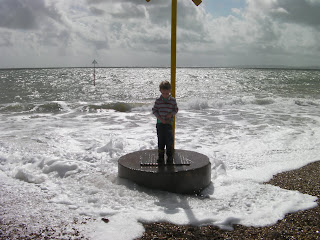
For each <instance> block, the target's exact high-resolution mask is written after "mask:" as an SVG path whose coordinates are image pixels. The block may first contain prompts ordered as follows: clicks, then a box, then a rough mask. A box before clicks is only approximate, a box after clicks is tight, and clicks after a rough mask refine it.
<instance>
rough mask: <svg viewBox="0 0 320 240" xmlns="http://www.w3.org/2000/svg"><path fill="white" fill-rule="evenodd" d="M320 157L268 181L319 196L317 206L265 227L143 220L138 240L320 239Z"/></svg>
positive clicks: (287, 216) (288, 215)
mask: <svg viewBox="0 0 320 240" xmlns="http://www.w3.org/2000/svg"><path fill="white" fill-rule="evenodd" d="M319 183H320V161H318V162H315V163H311V164H308V165H307V166H305V167H302V168H300V169H297V170H293V171H289V172H284V173H280V174H278V175H275V176H274V177H273V178H272V179H271V180H270V181H269V182H266V183H265V184H272V185H275V186H278V187H280V188H283V189H287V190H294V191H299V192H301V193H304V194H309V195H312V196H316V197H318V200H317V203H318V206H317V207H315V208H312V209H309V210H306V211H299V212H296V213H291V214H287V215H286V216H285V218H284V219H282V220H280V221H278V223H277V224H275V225H272V226H266V227H246V226H241V225H234V230H233V231H225V230H221V229H219V228H217V227H215V226H202V227H194V226H178V225H173V224H169V223H152V224H144V227H145V229H146V231H145V233H144V235H143V236H142V237H141V238H139V239H137V240H151V239H153V240H156V239H180V240H182V239H185V240H187V239H188V240H189V239H190V240H191V239H201V240H206V239H208V240H209V239H210V240H218V239H219V240H220V239H221V240H222V239H226V240H227V239H230V240H231V239H232V240H238V239H246V240H248V239H252V240H253V239H267V240H271V239H288V240H289V239H294V240H300V239H301V240H317V239H320V207H319V196H320V186H319Z"/></svg>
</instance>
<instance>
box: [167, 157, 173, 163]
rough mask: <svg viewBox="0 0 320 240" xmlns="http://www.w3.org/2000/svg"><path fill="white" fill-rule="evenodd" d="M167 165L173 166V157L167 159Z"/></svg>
mask: <svg viewBox="0 0 320 240" xmlns="http://www.w3.org/2000/svg"><path fill="white" fill-rule="evenodd" d="M167 165H173V157H172V156H170V157H168V158H167Z"/></svg>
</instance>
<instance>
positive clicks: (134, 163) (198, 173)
mask: <svg viewBox="0 0 320 240" xmlns="http://www.w3.org/2000/svg"><path fill="white" fill-rule="evenodd" d="M157 159H158V150H144V151H138V152H133V153H129V154H127V155H124V156H122V157H121V158H120V159H119V161H118V175H119V177H121V178H126V179H129V180H131V181H133V182H135V183H137V184H139V185H142V186H145V187H149V188H153V189H160V190H165V191H169V192H176V193H184V194H194V193H199V192H200V191H201V190H202V189H204V188H205V187H207V186H208V185H209V184H210V182H211V163H210V161H209V158H208V157H207V156H205V155H203V154H200V153H196V152H192V151H186V150H177V149H176V150H175V154H174V164H173V165H160V166H158V165H157Z"/></svg>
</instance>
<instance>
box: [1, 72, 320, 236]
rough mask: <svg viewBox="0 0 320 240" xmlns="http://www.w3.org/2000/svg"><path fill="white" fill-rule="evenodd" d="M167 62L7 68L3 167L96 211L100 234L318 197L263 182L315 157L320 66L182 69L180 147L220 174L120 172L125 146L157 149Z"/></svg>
mask: <svg viewBox="0 0 320 240" xmlns="http://www.w3.org/2000/svg"><path fill="white" fill-rule="evenodd" d="M169 73H170V70H169V69H144V68H137V69H130V68H119V69H117V68H114V69H97V75H98V79H97V81H96V86H95V87H94V86H93V85H92V84H93V81H92V70H91V69H38V70H30V69H29V70H25V69H24V70H1V71H0V81H1V82H0V85H1V86H0V87H1V90H0V91H1V97H0V123H1V124H0V162H1V165H0V169H1V171H2V173H4V174H6V175H7V176H9V177H10V178H12V181H13V182H11V183H10V184H13V185H14V184H17V185H20V184H22V182H23V184H27V185H28V186H30V188H33V187H37V188H39V189H41V191H43V192H45V193H48V195H50V198H49V199H44V201H46V203H48V206H50V207H48V209H47V211H48V212H49V213H50V211H52V212H55V211H57V209H65V208H66V207H67V208H68V209H69V210H70V214H72V215H75V216H76V215H81V216H89V217H92V218H95V219H97V220H96V221H92V222H90V223H88V224H86V225H85V226H82V228H83V231H84V233H85V235H86V236H88V237H91V238H92V239H121V240H123V239H133V238H135V237H139V236H141V234H142V233H143V227H142V225H141V222H153V221H168V222H172V223H176V224H195V225H204V224H213V225H217V226H219V227H222V228H227V229H230V228H232V224H234V223H239V224H243V225H246V226H265V225H270V224H274V223H276V222H277V221H278V220H279V219H282V218H283V217H284V215H285V214H286V213H289V212H294V211H298V210H302V209H307V208H311V207H314V206H315V205H316V203H315V200H316V198H315V197H312V196H309V195H305V194H301V193H299V192H296V191H288V190H283V189H280V188H278V187H275V186H271V185H265V184H263V182H265V181H268V180H269V179H271V178H272V176H273V175H274V174H277V173H280V172H283V171H287V170H291V169H296V168H299V167H302V166H304V165H306V164H308V163H311V162H314V161H317V160H319V158H318V156H319V153H320V148H319V144H320V127H319V126H320V124H319V121H320V117H319V116H320V114H319V104H320V100H319V97H318V90H317V89H319V83H320V72H319V71H310V70H309V71H302V70H300V71H298V70H259V69H206V68H204V69H197V68H192V69H190V68H189V69H188V68H184V69H178V71H177V102H178V106H179V113H178V115H177V117H176V140H175V146H176V148H177V149H184V150H192V151H196V152H199V153H203V154H205V155H207V156H208V157H209V159H210V162H211V164H212V184H211V185H210V186H209V187H208V188H206V189H205V190H204V191H203V192H202V193H201V194H200V195H199V196H190V195H189V196H187V195H179V194H174V193H168V192H163V191H157V190H152V189H147V188H143V187H140V186H137V185H136V184H134V183H131V182H129V181H127V180H124V179H119V178H118V176H117V171H118V169H117V167H118V166H117V161H118V159H119V157H121V156H123V155H125V154H127V153H130V152H134V151H139V150H144V149H155V148H157V139H156V131H155V122H156V121H155V117H154V116H153V115H152V114H151V108H152V105H153V102H154V99H155V98H156V97H157V96H158V95H159V91H158V85H159V83H160V81H162V80H167V79H168V76H169ZM21 181H22V182H21ZM10 186H11V185H10ZM13 207H14V206H13ZM26 211H28V210H26ZM102 217H104V218H108V219H109V220H110V221H109V223H107V224H106V223H104V222H102V221H101V220H100V219H101V218H102ZM61 218H63V216H61ZM39 224H40V223H39ZM40 225H41V224H40Z"/></svg>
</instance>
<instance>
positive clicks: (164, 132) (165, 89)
mask: <svg viewBox="0 0 320 240" xmlns="http://www.w3.org/2000/svg"><path fill="white" fill-rule="evenodd" d="M159 88H160V92H161V96H160V97H159V98H157V99H156V101H155V103H154V106H153V108H152V112H153V114H154V115H155V116H156V117H157V136H158V154H159V158H158V164H164V153H165V150H164V149H165V147H166V155H167V164H173V156H172V155H173V131H172V123H173V119H174V116H175V115H176V114H177V112H178V106H177V102H176V99H175V98H173V97H172V96H171V84H170V83H169V82H168V81H163V82H161V83H160V85H159Z"/></svg>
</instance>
